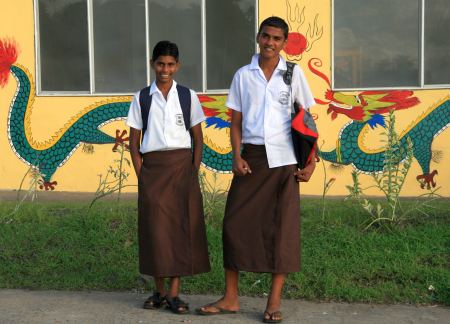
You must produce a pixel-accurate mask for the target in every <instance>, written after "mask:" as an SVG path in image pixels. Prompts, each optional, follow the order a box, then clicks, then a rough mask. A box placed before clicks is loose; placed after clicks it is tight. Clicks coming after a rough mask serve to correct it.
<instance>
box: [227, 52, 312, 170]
mask: <svg viewBox="0 0 450 324" xmlns="http://www.w3.org/2000/svg"><path fill="white" fill-rule="evenodd" d="M258 60H259V55H258V54H255V55H254V56H253V57H252V61H251V63H250V64H249V65H246V66H244V67H242V68H240V69H239V70H238V71H237V72H236V74H235V75H234V77H233V81H232V83H231V87H230V92H229V94H228V98H227V102H226V105H227V107H228V108H231V109H233V110H236V111H239V112H242V142H243V143H249V144H257V145H265V147H266V152H267V160H268V162H269V167H270V168H275V167H279V166H283V165H290V164H296V163H297V160H296V158H295V154H294V148H293V144H292V137H291V109H292V108H291V106H292V104H291V103H292V102H293V100H292V99H291V98H290V88H289V86H288V85H287V84H286V83H284V81H283V74H284V73H285V71H286V70H287V66H286V61H285V60H284V58H283V57H281V56H280V60H279V62H278V65H277V67H276V68H275V71H274V72H273V74H272V77H271V78H270V80H269V81H267V80H266V78H265V76H264V73H263V71H262V70H261V68H260V66H259V62H258ZM292 96H293V97H294V98H295V100H296V101H297V102H298V103H299V104H300V105H301V106H302V107H303V108H304V109H308V108H309V107H311V106H312V105H314V104H315V101H314V97H313V95H312V94H311V90H310V89H309V86H308V83H307V81H306V78H305V76H304V74H303V71H302V70H301V69H300V67H299V66H298V65H296V66H295V68H294V71H293V73H292Z"/></svg>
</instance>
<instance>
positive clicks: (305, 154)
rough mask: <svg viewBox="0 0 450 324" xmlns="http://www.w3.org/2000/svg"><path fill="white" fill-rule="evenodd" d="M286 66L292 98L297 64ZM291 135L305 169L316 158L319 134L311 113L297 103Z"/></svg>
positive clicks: (299, 164)
mask: <svg viewBox="0 0 450 324" xmlns="http://www.w3.org/2000/svg"><path fill="white" fill-rule="evenodd" d="M286 64H287V70H286V72H285V73H284V74H283V81H284V83H286V84H287V85H288V86H289V88H290V92H291V97H292V73H293V71H294V67H295V63H292V62H286ZM291 134H292V143H293V144H294V153H295V157H296V158H297V164H298V168H300V169H303V168H304V167H305V166H306V165H307V164H308V162H309V160H310V159H314V158H315V156H313V154H314V153H315V154H317V138H318V137H319V133H318V131H317V126H316V123H315V122H314V118H313V117H312V115H311V113H310V112H309V111H307V110H305V109H303V108H302V107H299V104H298V103H297V102H294V104H293V112H292V123H291Z"/></svg>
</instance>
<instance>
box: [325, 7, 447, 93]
mask: <svg viewBox="0 0 450 324" xmlns="http://www.w3.org/2000/svg"><path fill="white" fill-rule="evenodd" d="M336 1H338V0H332V4H331V6H332V8H331V71H332V72H331V89H332V90H335V91H360V90H405V89H407V90H429V89H448V88H450V83H448V84H425V64H424V62H425V55H424V53H425V1H426V0H420V3H419V10H420V12H419V24H420V32H419V37H420V39H419V48H418V50H419V56H420V61H419V70H420V71H419V78H420V85H418V86H410V87H409V86H396V87H355V88H338V87H336V86H335V84H334V71H335V69H334V54H335V50H334V27H335V26H334V23H335V16H334V15H335V12H334V11H335V7H336V6H335V2H336Z"/></svg>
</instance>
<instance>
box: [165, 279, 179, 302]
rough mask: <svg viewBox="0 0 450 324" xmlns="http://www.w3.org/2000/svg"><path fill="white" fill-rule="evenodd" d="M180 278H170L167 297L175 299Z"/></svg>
mask: <svg viewBox="0 0 450 324" xmlns="http://www.w3.org/2000/svg"><path fill="white" fill-rule="evenodd" d="M180 283H181V280H180V277H172V278H170V288H169V292H168V294H167V295H168V296H169V297H177V296H178V293H179V292H180Z"/></svg>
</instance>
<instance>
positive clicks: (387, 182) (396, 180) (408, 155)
mask: <svg viewBox="0 0 450 324" xmlns="http://www.w3.org/2000/svg"><path fill="white" fill-rule="evenodd" d="M383 135H384V137H385V139H383V140H382V142H384V143H385V145H384V161H383V170H382V171H381V172H379V173H377V172H373V173H371V176H372V179H373V180H374V183H375V184H374V185H370V186H369V187H367V188H362V186H361V183H360V182H359V174H358V173H357V172H356V171H353V172H352V180H353V184H352V185H351V186H346V187H347V189H348V191H349V195H348V196H347V198H351V199H354V200H356V201H357V202H358V203H359V204H360V205H361V206H362V208H363V209H364V210H365V211H366V212H367V213H368V214H369V216H370V217H369V219H368V220H366V221H364V223H363V224H364V230H368V229H370V228H373V227H375V228H388V229H391V228H392V226H395V225H399V224H401V223H403V222H405V221H408V220H411V217H412V216H413V215H415V214H416V213H413V211H418V212H419V214H420V215H421V216H423V215H427V210H428V209H429V208H431V205H430V203H431V201H433V200H435V199H437V198H439V197H440V196H439V195H438V194H437V193H436V192H437V190H438V189H439V188H437V189H433V190H430V191H429V192H428V193H426V194H424V195H421V196H420V197H418V198H421V199H420V200H416V201H415V204H409V205H408V207H409V208H404V207H405V206H402V204H401V200H400V193H401V191H402V188H403V185H404V184H405V180H406V177H407V175H408V172H409V170H410V168H411V164H412V159H413V144H412V141H411V139H410V138H409V137H408V138H407V139H406V147H405V146H402V145H401V143H400V138H399V136H398V134H397V132H396V131H395V116H394V112H393V111H390V113H389V117H388V120H387V128H386V131H384V132H383ZM402 159H403V160H402ZM369 188H377V189H378V190H380V191H381V193H382V194H383V195H384V197H385V200H384V202H381V201H377V202H374V201H373V200H370V199H368V198H366V197H364V196H365V195H364V191H365V190H367V189H369Z"/></svg>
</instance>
